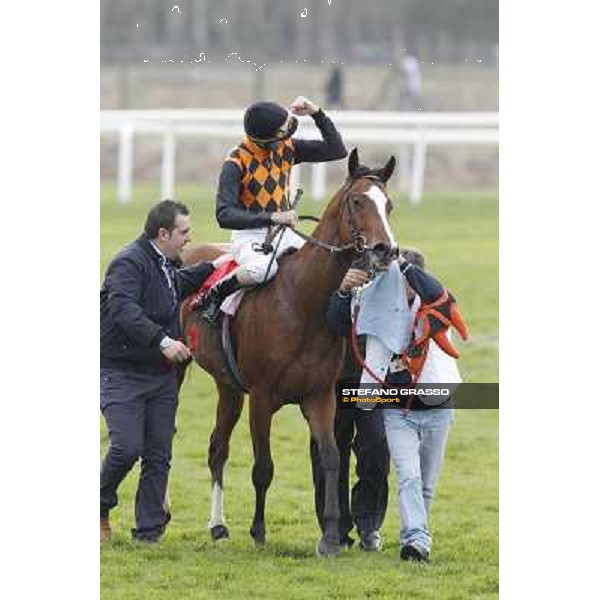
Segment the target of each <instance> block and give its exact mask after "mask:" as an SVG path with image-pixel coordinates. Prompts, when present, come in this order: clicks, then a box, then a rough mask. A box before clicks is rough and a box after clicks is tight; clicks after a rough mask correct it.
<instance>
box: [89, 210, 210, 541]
mask: <svg viewBox="0 0 600 600" xmlns="http://www.w3.org/2000/svg"><path fill="white" fill-rule="evenodd" d="M190 231H191V228H190V223H189V216H188V209H187V207H186V206H185V205H184V204H181V203H179V202H174V201H173V200H163V201H162V202H159V203H158V204H157V205H156V206H154V207H153V208H152V210H150V212H149V213H148V216H147V218H146V224H145V226H144V232H143V233H142V235H141V236H140V237H139V238H138V239H136V240H135V241H133V242H132V243H130V244H129V245H127V246H126V247H125V248H123V250H121V251H120V252H119V254H117V256H116V257H115V258H114V259H113V260H112V262H111V263H110V264H109V266H108V269H107V271H106V276H105V278H104V284H103V285H102V289H101V290H100V409H101V410H102V414H103V416H104V419H105V421H106V426H107V429H108V435H109V438H110V447H109V449H108V452H107V454H106V456H105V457H104V461H103V463H102V468H101V471H100V540H101V541H106V540H108V539H110V537H111V528H110V522H109V512H110V510H111V509H113V508H114V507H115V506H116V505H117V490H118V488H119V485H120V484H121V482H122V481H123V479H124V478H125V476H126V475H127V473H129V471H130V470H131V469H132V467H133V465H134V464H135V463H136V461H137V460H138V458H140V457H141V459H142V464H141V473H140V480H139V483H138V489H137V494H136V497H135V523H136V527H135V529H133V531H132V534H133V537H134V539H137V540H143V541H147V542H156V541H158V539H159V538H160V536H161V535H162V534H163V532H164V530H165V527H166V525H167V523H168V522H169V519H170V515H169V513H168V512H167V510H166V509H165V506H164V505H165V496H166V491H167V479H168V474H169V469H170V466H171V445H172V441H173V435H174V433H175V412H176V410H177V397H178V375H179V373H178V369H177V364H178V363H185V362H187V361H188V360H189V359H190V357H191V353H190V350H189V349H188V347H187V346H186V345H185V344H184V343H183V342H182V341H180V339H179V338H180V336H181V330H180V325H179V308H180V303H181V300H182V299H183V298H185V297H186V296H187V295H189V294H191V293H192V292H194V291H195V290H196V289H197V288H198V287H199V286H200V285H201V284H202V283H203V282H204V280H205V279H206V278H207V277H208V276H209V275H210V274H211V273H212V272H213V271H214V270H215V267H216V266H218V265H219V263H220V262H221V261H220V259H217V260H215V262H214V263H210V262H202V263H199V264H197V265H195V266H193V267H188V268H185V269H178V268H176V266H175V264H176V263H178V262H179V260H180V254H181V251H182V250H183V247H184V246H185V245H186V244H187V242H189V240H190Z"/></svg>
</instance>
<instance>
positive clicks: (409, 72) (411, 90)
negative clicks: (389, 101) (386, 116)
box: [400, 53, 423, 111]
mask: <svg viewBox="0 0 600 600" xmlns="http://www.w3.org/2000/svg"><path fill="white" fill-rule="evenodd" d="M401 66H402V82H401V90H400V93H401V97H402V100H401V105H402V109H403V110H408V111H412V110H417V109H418V108H423V106H422V104H423V101H422V98H421V63H420V62H419V59H418V58H417V57H416V56H415V55H414V54H412V53H409V54H406V55H405V56H403V57H402V62H401Z"/></svg>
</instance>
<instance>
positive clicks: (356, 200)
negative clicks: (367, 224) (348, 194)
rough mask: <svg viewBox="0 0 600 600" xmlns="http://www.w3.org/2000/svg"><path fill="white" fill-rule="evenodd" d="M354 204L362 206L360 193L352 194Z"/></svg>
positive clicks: (358, 206)
mask: <svg viewBox="0 0 600 600" xmlns="http://www.w3.org/2000/svg"><path fill="white" fill-rule="evenodd" d="M352 204H354V206H355V207H356V208H360V207H361V206H362V204H361V202H360V196H359V195H358V194H355V195H354V196H352Z"/></svg>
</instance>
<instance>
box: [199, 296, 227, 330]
mask: <svg viewBox="0 0 600 600" xmlns="http://www.w3.org/2000/svg"><path fill="white" fill-rule="evenodd" d="M224 299H225V297H222V298H221V296H220V294H219V292H218V290H217V288H214V289H212V290H211V291H210V292H209V294H208V297H207V298H206V301H205V303H204V305H203V307H202V310H201V311H200V317H201V318H202V320H203V321H206V322H207V323H210V324H211V325H215V324H216V323H217V321H218V320H219V313H220V312H221V303H222V302H223V300H224Z"/></svg>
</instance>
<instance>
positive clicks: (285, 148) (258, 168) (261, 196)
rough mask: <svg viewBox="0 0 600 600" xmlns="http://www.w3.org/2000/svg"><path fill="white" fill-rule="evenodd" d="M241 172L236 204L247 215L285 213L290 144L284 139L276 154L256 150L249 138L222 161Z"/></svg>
mask: <svg viewBox="0 0 600 600" xmlns="http://www.w3.org/2000/svg"><path fill="white" fill-rule="evenodd" d="M225 160H226V161H230V162H233V163H235V164H236V165H238V166H239V167H240V169H241V170H242V181H241V189H240V200H241V202H242V203H243V204H244V206H245V207H246V209H247V210H249V211H250V212H263V211H266V212H277V211H279V210H282V209H283V210H286V209H287V206H288V198H289V179H290V171H291V169H292V166H293V164H294V142H293V140H291V139H287V140H285V141H284V142H282V143H281V144H278V145H277V148H276V150H274V151H272V150H267V149H264V148H260V147H259V146H257V145H256V144H255V143H254V142H252V141H251V140H250V139H249V138H247V137H246V138H244V141H243V142H242V143H241V144H240V145H239V146H237V147H236V148H234V149H233V150H232V151H231V153H230V154H229V156H228V157H227V158H226V159H225Z"/></svg>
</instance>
